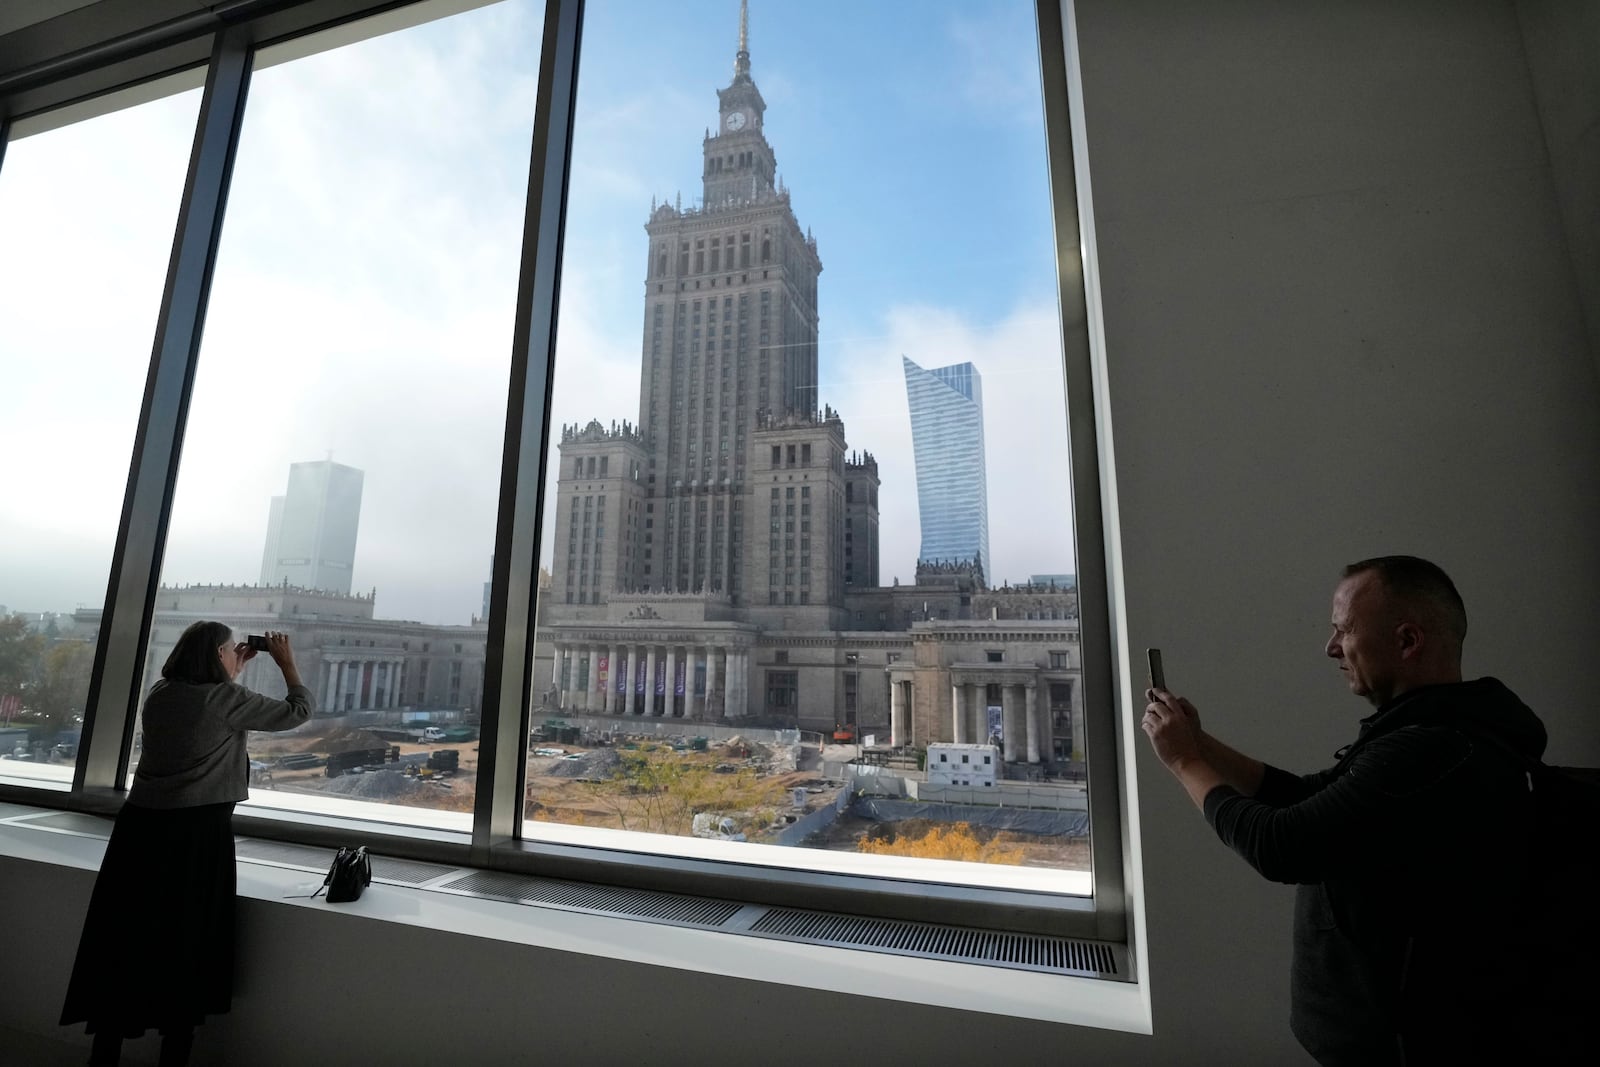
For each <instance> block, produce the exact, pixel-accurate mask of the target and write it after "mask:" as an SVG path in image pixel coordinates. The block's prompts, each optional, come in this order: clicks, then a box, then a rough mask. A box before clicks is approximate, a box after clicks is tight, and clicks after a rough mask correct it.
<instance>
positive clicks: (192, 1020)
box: [61, 804, 236, 1037]
mask: <svg viewBox="0 0 1600 1067" xmlns="http://www.w3.org/2000/svg"><path fill="white" fill-rule="evenodd" d="M232 815H233V805H232V804H207V805H204V806H202V807H195V808H175V809H172V810H158V809H155V808H141V807H137V806H135V805H133V804H123V806H122V811H121V812H120V813H118V815H117V821H116V825H115V826H114V827H113V828H112V831H111V840H110V842H109V843H107V845H106V856H105V860H104V862H103V863H101V865H100V876H99V877H98V878H96V879H95V883H94V895H93V896H92V897H91V898H90V901H89V915H88V918H87V919H85V920H84V924H83V937H82V938H81V939H80V940H79V942H78V957H77V961H76V962H75V963H74V964H73V967H72V981H71V982H70V983H69V984H68V986H67V999H66V1004H65V1005H64V1007H63V1008H62V1011H61V1024H62V1025H63V1026H66V1025H69V1024H72V1023H77V1022H86V1023H88V1032H89V1033H97V1032H99V1031H101V1030H107V1031H112V1032H115V1033H120V1034H122V1035H123V1036H124V1037H138V1036H140V1035H141V1034H143V1033H144V1032H145V1030H146V1029H147V1028H155V1029H158V1030H166V1029H169V1028H183V1027H190V1026H195V1025H197V1024H199V1023H200V1022H201V1021H202V1020H203V1019H204V1018H205V1016H207V1015H220V1014H222V1013H224V1012H226V1011H227V1010H228V1008H229V1006H230V1005H231V1004H232V1001H233V939H234V927H233V906H234V892H235V889H236V885H235V881H236V879H235V871H234V859H233V830H232V826H231V818H232Z"/></svg>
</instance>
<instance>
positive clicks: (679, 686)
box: [672, 659, 685, 697]
mask: <svg viewBox="0 0 1600 1067" xmlns="http://www.w3.org/2000/svg"><path fill="white" fill-rule="evenodd" d="M684 666H685V664H684V662H683V660H681V659H680V660H679V661H678V676H677V677H676V678H674V679H673V680H672V694H673V695H674V696H680V697H681V696H683V668H684Z"/></svg>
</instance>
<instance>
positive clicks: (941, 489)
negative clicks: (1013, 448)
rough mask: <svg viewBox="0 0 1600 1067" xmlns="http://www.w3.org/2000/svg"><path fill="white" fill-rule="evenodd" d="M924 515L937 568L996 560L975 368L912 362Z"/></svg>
mask: <svg viewBox="0 0 1600 1067" xmlns="http://www.w3.org/2000/svg"><path fill="white" fill-rule="evenodd" d="M900 362H901V364H902V365H903V366H904V369H905V375H906V399H907V401H908V402H909V404H910V408H911V445H912V450H913V452H914V454H915V457H916V468H917V510H918V512H919V513H920V514H921V516H922V548H921V550H920V551H919V552H918V554H917V558H918V559H921V560H926V561H929V562H961V561H967V560H971V561H974V562H976V563H977V564H978V565H979V567H980V568H981V569H983V570H985V571H987V570H989V569H990V568H991V561H990V559H989V488H988V479H987V476H986V474H985V465H984V454H983V379H982V378H981V377H980V376H979V374H978V369H977V368H976V367H974V366H973V365H972V364H971V363H954V364H951V365H950V366H948V367H934V368H933V369H931V370H927V369H924V368H922V367H919V366H918V365H917V364H915V363H913V362H912V361H911V360H909V359H906V358H905V357H904V356H902V357H901V359H900Z"/></svg>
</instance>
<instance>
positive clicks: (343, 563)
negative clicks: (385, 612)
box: [261, 460, 363, 594]
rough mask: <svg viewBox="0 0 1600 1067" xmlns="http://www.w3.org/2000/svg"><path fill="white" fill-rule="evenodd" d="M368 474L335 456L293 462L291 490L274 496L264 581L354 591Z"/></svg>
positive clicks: (268, 525)
mask: <svg viewBox="0 0 1600 1067" xmlns="http://www.w3.org/2000/svg"><path fill="white" fill-rule="evenodd" d="M362 479H363V474H362V472H361V471H359V470H357V469H356V468H354V467H347V466H345V465H344V464H343V463H335V462H333V461H332V460H318V461H316V462H313V463H295V464H292V465H291V466H290V467H289V491H288V492H287V493H285V494H284V495H283V496H275V497H273V498H272V508H271V511H270V513H269V515H268V518H267V545H266V549H265V551H264V552H263V553H262V559H261V584H262V585H277V584H279V583H280V582H288V583H289V584H290V585H293V586H298V587H300V588H303V589H325V590H330V591H332V592H335V593H345V594H348V593H349V592H350V578H351V572H352V571H353V570H354V569H355V561H356V530H357V528H358V527H359V526H360V524H361V483H362Z"/></svg>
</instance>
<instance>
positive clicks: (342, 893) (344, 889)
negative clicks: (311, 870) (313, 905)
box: [311, 845, 372, 904]
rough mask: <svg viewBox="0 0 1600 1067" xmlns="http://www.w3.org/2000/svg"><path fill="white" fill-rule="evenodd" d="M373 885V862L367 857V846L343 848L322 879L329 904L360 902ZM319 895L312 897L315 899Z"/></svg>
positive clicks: (313, 894) (320, 890) (319, 890)
mask: <svg viewBox="0 0 1600 1067" xmlns="http://www.w3.org/2000/svg"><path fill="white" fill-rule="evenodd" d="M371 884H372V860H371V859H370V858H369V857H368V856H367V847H366V846H365V845H362V846H361V847H360V848H341V849H340V850H339V854H338V855H336V856H334V857H333V863H332V864H331V865H329V867H328V873H327V875H326V876H325V877H324V878H323V879H322V888H323V889H326V890H327V891H328V903H329V904H343V903H344V902H345V901H348V900H360V899H361V891H362V890H363V889H365V888H367V886H369V885H371ZM320 892H322V889H318V890H317V893H320ZM317 893H312V894H311V895H312V896H313V897H315V896H316V895H317Z"/></svg>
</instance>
